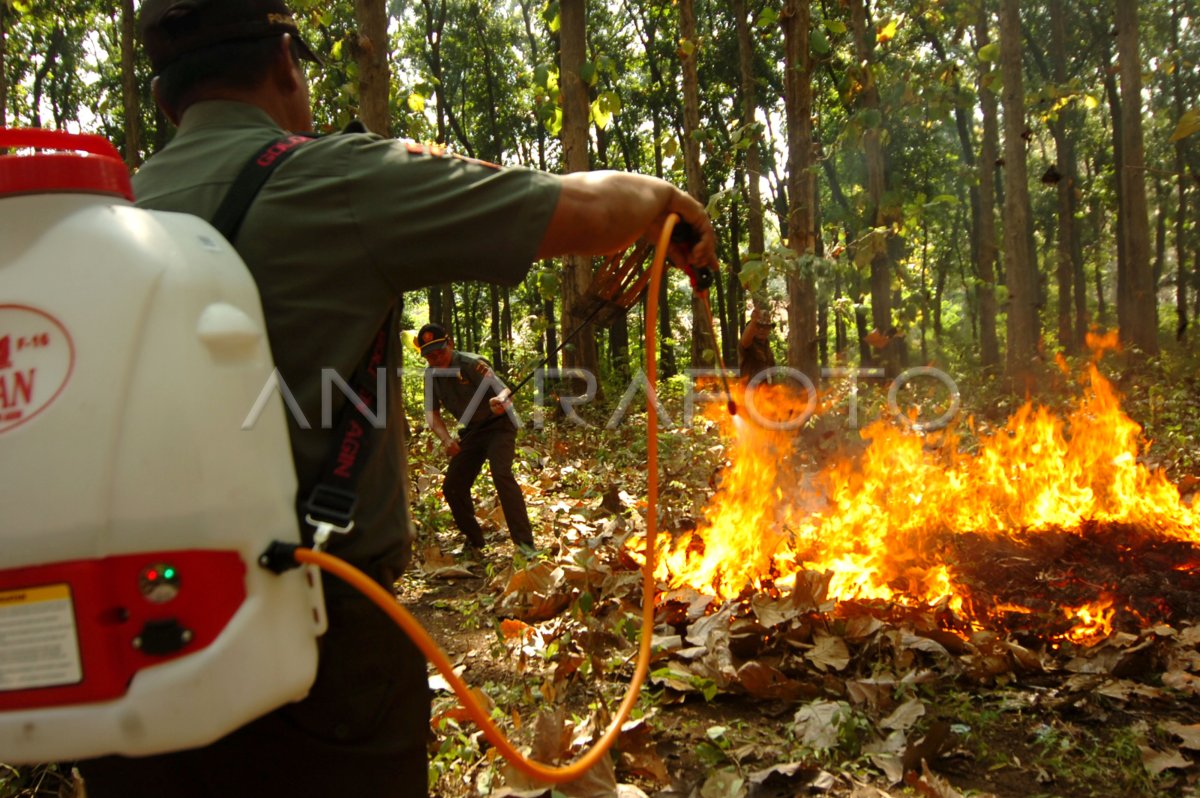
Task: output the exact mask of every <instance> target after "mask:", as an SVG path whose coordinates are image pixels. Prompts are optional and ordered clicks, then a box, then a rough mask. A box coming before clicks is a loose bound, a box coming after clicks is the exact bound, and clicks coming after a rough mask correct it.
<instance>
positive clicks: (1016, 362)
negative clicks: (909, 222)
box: [1000, 0, 1039, 388]
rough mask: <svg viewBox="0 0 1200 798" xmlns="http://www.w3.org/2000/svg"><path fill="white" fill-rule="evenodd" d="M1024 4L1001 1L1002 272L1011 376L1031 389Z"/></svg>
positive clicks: (1032, 285) (1034, 338) (1033, 348)
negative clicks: (1022, 55)
mask: <svg viewBox="0 0 1200 798" xmlns="http://www.w3.org/2000/svg"><path fill="white" fill-rule="evenodd" d="M1021 50H1022V48H1021V3H1020V0H1000V74H1001V77H1002V79H1003V81H1004V88H1003V89H1002V91H1001V92H1000V103H1001V106H1002V107H1003V108H1004V271H1005V275H1006V277H1007V280H1008V296H1009V301H1008V375H1009V377H1010V378H1011V379H1013V380H1014V382H1015V383H1017V384H1018V385H1019V387H1022V388H1024V387H1028V385H1029V380H1030V379H1031V378H1032V376H1033V375H1032V366H1033V359H1034V357H1035V355H1036V354H1037V347H1038V332H1039V330H1038V319H1037V275H1036V274H1035V273H1034V268H1033V257H1032V256H1033V253H1032V252H1031V250H1030V246H1029V227H1030V225H1031V224H1032V223H1033V212H1032V210H1031V208H1030V202H1029V179H1028V170H1027V166H1026V153H1025V142H1026V138H1027V136H1029V127H1028V125H1027V124H1026V121H1025V81H1024V78H1023V76H1022V70H1021Z"/></svg>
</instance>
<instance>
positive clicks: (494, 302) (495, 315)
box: [488, 283, 506, 374]
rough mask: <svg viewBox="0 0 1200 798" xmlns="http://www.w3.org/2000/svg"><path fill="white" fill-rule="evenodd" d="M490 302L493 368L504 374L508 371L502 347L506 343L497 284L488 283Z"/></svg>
mask: <svg viewBox="0 0 1200 798" xmlns="http://www.w3.org/2000/svg"><path fill="white" fill-rule="evenodd" d="M488 300H489V301H490V304H491V311H492V312H491V316H490V319H491V322H490V326H491V333H492V334H491V339H492V341H491V343H492V367H493V368H495V369H496V371H498V372H500V373H501V374H503V373H504V372H505V371H506V369H505V365H504V347H503V346H502V345H501V344H502V343H503V341H504V331H503V330H502V329H501V326H500V288H499V286H497V285H496V284H495V283H488Z"/></svg>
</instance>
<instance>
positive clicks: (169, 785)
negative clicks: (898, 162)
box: [78, 0, 717, 798]
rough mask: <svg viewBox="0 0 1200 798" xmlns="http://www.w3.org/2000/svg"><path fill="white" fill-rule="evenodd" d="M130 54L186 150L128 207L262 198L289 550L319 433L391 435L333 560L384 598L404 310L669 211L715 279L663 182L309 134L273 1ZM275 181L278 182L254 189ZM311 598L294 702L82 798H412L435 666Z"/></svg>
mask: <svg viewBox="0 0 1200 798" xmlns="http://www.w3.org/2000/svg"><path fill="white" fill-rule="evenodd" d="M138 34H139V38H140V40H141V44H142V48H143V51H144V55H145V56H146V60H147V61H148V62H149V64H150V67H151V69H152V70H153V73H154V80H153V82H152V90H153V93H154V97H155V100H156V101H157V103H158V106H159V108H160V109H161V111H162V112H163V114H164V115H165V116H166V118H167V119H168V120H170V121H171V123H173V124H174V125H175V126H176V127H177V128H178V130H177V132H176V134H175V136H174V137H172V138H171V140H170V142H169V143H167V144H166V145H165V146H164V147H163V148H162V149H160V150H159V151H158V152H156V153H154V155H153V156H151V157H150V158H149V160H147V161H146V163H145V164H143V165H142V166H141V168H140V169H139V170H138V172H137V174H136V175H134V178H133V186H134V194H135V195H136V197H137V204H138V206H140V207H143V208H150V209H153V210H163V211H175V212H180V213H190V214H194V215H196V216H199V217H201V218H203V219H207V220H210V221H214V220H218V218H221V219H224V218H225V214H224V213H222V212H221V211H224V209H225V208H228V207H230V206H237V205H241V204H243V203H235V202H231V201H230V200H232V199H246V189H247V187H248V186H249V185H250V184H249V183H248V182H247V181H245V180H240V179H239V176H249V177H255V178H257V177H262V178H263V179H264V180H265V182H263V183H261V187H257V186H255V187H254V188H255V191H254V192H251V193H250V194H249V199H252V202H250V203H249V206H248V210H246V211H245V213H244V214H242V215H241V216H240V222H241V224H240V230H239V229H234V230H232V231H230V232H228V235H229V239H230V242H231V243H232V245H233V246H234V247H235V248H236V250H237V252H238V254H239V255H240V256H241V257H242V259H243V260H244V261H245V262H246V264H247V265H248V267H249V269H250V272H251V274H252V275H253V276H254V280H255V283H256V284H257V286H258V290H259V294H260V295H261V300H262V309H263V315H264V317H265V319H266V326H267V337H268V340H269V343H270V347H271V354H272V356H273V358H274V363H275V366H276V367H277V368H278V370H279V375H280V384H281V385H283V384H286V385H287V386H288V389H289V390H290V395H289V401H291V400H294V402H295V405H296V407H297V408H298V411H297V412H295V413H288V414H287V419H288V432H289V435H290V440H291V450H292V460H293V465H294V467H295V471H296V478H297V482H298V485H299V490H298V493H297V497H296V498H297V508H298V510H299V512H298V518H297V524H298V526H299V529H300V535H301V539H302V540H303V541H304V543H305V544H306V545H311V544H312V542H313V535H314V527H313V526H312V525H311V524H310V523H308V521H307V518H308V517H309V515H311V513H310V512H309V510H310V508H313V509H312V512H316V511H317V510H316V509H315V508H314V507H313V505H315V504H316V502H315V498H316V497H318V496H319V495H321V494H320V493H319V492H318V489H319V488H324V487H328V486H327V485H326V483H327V482H328V481H329V479H328V476H327V474H328V472H329V471H330V470H332V469H329V468H327V465H328V464H329V463H331V462H333V463H336V462H337V456H338V455H339V454H340V452H341V451H342V450H340V449H339V448H337V447H336V446H335V445H336V444H340V443H342V442H343V438H342V437H341V434H340V433H339V428H340V427H342V426H351V425H343V424H341V423H332V424H330V423H325V424H322V423H319V420H321V419H323V418H333V419H339V422H340V420H342V419H349V420H350V421H351V422H353V424H352V426H354V427H355V428H356V429H361V428H362V427H363V426H364V425H363V424H362V421H363V420H364V419H368V416H370V417H371V418H375V419H378V418H386V419H387V421H386V423H385V424H383V425H380V426H379V427H376V426H373V425H372V424H370V423H368V424H366V426H367V427H368V429H367V434H366V435H365V437H364V438H363V439H362V440H361V442H360V443H361V445H360V446H358V447H357V448H356V449H355V450H354V451H356V452H359V453H361V454H360V457H361V459H358V460H356V463H359V464H361V470H360V471H359V472H358V474H357V478H356V484H355V488H354V490H353V496H354V498H355V499H356V501H355V502H354V503H353V508H354V509H353V519H352V521H353V527H352V528H351V529H349V530H348V532H347V534H335V535H333V536H332V537H331V539H330V541H329V547H328V549H329V551H330V553H332V554H336V555H337V556H339V557H341V558H342V559H344V560H346V561H348V562H349V563H350V564H352V565H354V566H356V567H357V568H359V569H360V570H362V571H365V572H366V573H367V574H368V575H369V576H370V577H372V578H373V579H374V580H375V581H377V582H378V583H379V584H380V585H382V586H383V587H384V588H385V589H387V590H389V591H391V590H394V584H395V581H396V579H397V578H398V577H399V576H400V575H401V573H402V572H403V570H404V569H405V567H406V565H407V563H408V561H409V560H410V558H411V551H412V542H413V538H414V531H413V527H412V522H411V518H410V516H409V496H408V494H407V489H406V486H407V483H408V479H407V463H406V452H407V446H406V445H405V440H404V430H403V427H404V425H403V423H402V421H401V420H402V419H403V418H404V407H403V390H402V389H403V385H402V382H401V376H400V369H399V367H400V352H399V349H400V347H399V346H398V345H397V342H398V341H399V314H398V313H397V312H396V310H397V306H398V304H399V302H400V301H401V298H402V296H403V293H404V292H405V291H412V290H415V289H418V288H422V287H427V286H431V285H434V284H440V283H446V282H452V281H460V280H485V281H489V282H496V283H501V284H505V285H517V284H519V283H520V282H521V280H523V279H524V278H525V276H526V274H527V273H528V271H529V268H530V265H531V264H532V263H533V262H534V261H537V260H542V259H545V258H553V257H557V256H560V255H566V254H575V255H602V254H610V253H613V252H619V251H622V250H624V249H625V248H627V247H629V246H630V245H631V244H632V243H634V242H635V241H637V240H638V239H643V238H648V239H650V240H654V239H655V238H656V237H657V235H658V233H659V232H660V231H661V230H662V227H663V225H664V223H665V222H666V219H667V217H668V215H669V214H672V213H677V214H679V216H680V218H681V219H682V220H683V221H684V222H686V223H687V224H688V225H689V226H690V227H691V228H692V229H693V231H694V232H695V233H696V234H697V235H696V243H695V244H694V245H692V247H691V248H690V249H689V250H686V251H685V250H684V249H683V248H682V247H676V248H675V249H674V250H673V252H672V260H673V262H674V263H676V264H680V265H681V264H683V263H687V264H689V265H691V266H695V267H710V268H714V269H715V268H717V260H716V249H715V244H716V234H715V232H714V230H713V227H712V223H711V222H710V221H709V219H708V217H707V215H706V214H705V212H704V206H703V205H701V204H700V203H699V202H697V201H696V200H695V199H694V198H692V197H690V196H688V195H687V194H686V193H684V192H682V191H680V190H679V189H678V188H676V187H675V186H672V185H671V184H670V183H667V182H665V181H663V180H659V179H657V178H653V177H649V176H646V175H636V174H629V173H622V172H608V171H604V172H577V173H574V174H570V175H565V176H560V175H554V174H550V173H547V172H542V171H538V170H534V169H525V168H520V167H514V168H499V167H495V166H492V165H489V164H485V163H482V162H480V161H475V160H470V159H465V158H457V157H453V156H450V155H447V154H446V153H445V152H444V151H443V150H441V149H440V148H431V147H427V146H422V145H419V144H416V143H413V142H404V141H397V140H395V139H390V138H386V137H384V136H380V135H377V134H375V133H371V132H369V131H367V130H366V129H365V128H363V127H362V126H361V125H352V126H351V127H349V128H347V129H346V130H345V131H343V132H341V133H338V134H335V135H327V136H320V137H317V136H313V135H312V134H306V133H305V131H311V130H312V129H313V112H312V104H311V100H310V95H309V84H308V73H307V67H306V64H312V65H315V66H319V65H320V59H319V57H318V56H317V54H316V53H315V52H314V51H313V50H312V48H310V47H309V46H308V45H307V44H306V43H305V42H304V41H303V40H302V39H301V37H300V31H299V29H298V27H297V25H296V20H295V18H294V17H293V16H292V12H291V10H290V9H289V8H288V7H287V5H286V3H285V0H142V2H141V4H140V7H139V10H138ZM333 110H334V112H335V113H334V114H333V115H334V116H336V115H337V113H336V110H337V109H333ZM285 153H286V156H285ZM285 157H286V160H285ZM272 164H274V165H277V167H278V168H276V169H275V170H274V171H273V172H271V173H269V175H264V174H263V173H262V172H261V171H260V170H263V169H266V168H268V167H269V166H270V165H272ZM234 189H236V190H234ZM222 228H223V229H227V228H225V226H224V225H223V226H222ZM214 246H217V244H214ZM381 367H382V370H383V376H384V379H383V380H382V381H373V380H367V384H368V385H372V386H373V385H381V388H380V391H382V389H386V391H383V392H382V393H381V394H380V396H379V397H378V399H377V407H376V408H375V409H376V411H379V412H376V413H364V414H362V415H359V412H360V411H358V410H356V406H355V405H354V404H351V403H349V402H347V400H346V398H345V396H344V395H343V394H342V392H340V391H333V396H332V399H330V397H329V387H330V384H329V379H328V375H329V373H330V372H333V373H336V374H337V375H340V376H341V378H342V379H354V375H355V374H359V373H364V374H371V373H374V374H378V373H379V371H380V368H381ZM355 382H356V383H357V382H358V381H357V380H355ZM347 408H349V409H348V410H347ZM383 411H386V412H383ZM298 419H308V420H311V421H312V422H313V423H311V424H306V425H301V423H300V421H299V420H298ZM180 456H184V454H183V453H180ZM335 509H336V508H335ZM322 584H323V587H324V593H325V609H326V615H327V617H328V631H327V632H326V633H325V635H324V636H323V637H322V638H321V640H320V648H319V651H320V659H319V664H318V670H317V677H316V682H315V683H314V684H313V687H312V689H311V690H310V692H309V694H308V696H307V697H306V698H305V699H304V700H302V701H298V702H296V703H294V704H288V705H286V706H282V707H279V708H278V709H275V710H273V711H271V712H269V713H267V714H266V715H264V716H262V717H260V718H257V719H255V720H253V721H251V722H250V723H247V724H246V725H244V726H242V727H241V728H239V729H236V730H234V731H232V732H230V733H229V734H227V735H225V736H224V737H222V738H221V739H219V740H217V741H215V742H213V743H212V744H210V745H206V746H202V747H200V748H194V749H190V750H187V751H178V752H172V753H167V754H161V755H155V756H148V757H137V758H130V757H121V756H108V757H102V758H99V759H92V760H87V761H84V762H80V763H79V765H78V766H79V769H80V772H81V773H82V775H83V777H84V781H85V783H86V789H87V793H88V795H89V797H90V798H113V797H115V798H161V796H172V798H251V797H252V796H253V797H254V798H259V796H277V795H278V796H282V795H287V796H306V797H307V798H326V797H329V798H332V797H334V796H338V797H339V798H340V796H351V795H353V796H370V797H371V798H423V796H425V795H426V793H427V784H428V740H429V733H430V726H429V720H430V703H431V694H430V691H429V685H428V673H427V667H426V662H425V659H424V657H423V656H422V655H421V653H420V651H419V649H417V647H416V646H415V645H414V644H413V643H412V641H410V640H409V639H408V637H407V636H406V635H405V634H404V633H403V632H401V631H400V630H399V629H398V628H397V627H396V626H395V624H393V623H392V621H391V620H390V619H389V618H388V616H387V615H385V614H384V613H383V612H381V611H380V610H379V608H378V607H376V606H375V605H374V604H372V603H371V602H370V601H369V600H368V599H366V598H365V597H364V596H363V595H361V594H360V593H358V592H357V591H356V590H354V589H352V588H350V587H349V586H347V585H346V584H345V583H343V582H341V581H340V580H338V579H336V578H332V577H326V576H323V579H322Z"/></svg>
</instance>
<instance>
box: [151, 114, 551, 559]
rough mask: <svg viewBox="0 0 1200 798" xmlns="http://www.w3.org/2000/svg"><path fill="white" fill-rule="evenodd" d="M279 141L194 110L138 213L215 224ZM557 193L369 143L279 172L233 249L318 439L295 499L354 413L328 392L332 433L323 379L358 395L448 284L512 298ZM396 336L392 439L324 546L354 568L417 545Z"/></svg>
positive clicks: (307, 151) (362, 137)
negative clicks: (406, 320) (419, 302)
mask: <svg viewBox="0 0 1200 798" xmlns="http://www.w3.org/2000/svg"><path fill="white" fill-rule="evenodd" d="M284 135H287V132H286V131H284V130H282V129H281V128H280V127H279V126H278V125H276V124H275V123H274V121H272V119H271V118H270V117H269V116H268V115H267V114H266V113H265V112H264V111H262V110H261V109H260V108H258V107H256V106H253V105H248V104H245V103H239V102H225V101H212V102H203V103H197V104H195V105H193V106H191V107H190V108H188V110H187V111H186V112H185V113H184V115H183V119H182V120H181V124H180V126H179V131H178V134H177V135H176V136H175V138H174V139H173V140H172V141H171V143H170V144H168V145H167V146H166V147H165V148H163V150H162V151H160V152H159V153H157V154H156V155H155V156H154V157H152V158H151V159H150V160H149V161H148V162H147V163H146V164H145V165H144V166H143V167H142V168H141V169H140V170H139V171H138V173H137V174H136V175H135V176H134V181H133V185H134V194H135V196H136V197H137V204H138V205H140V206H142V207H146V208H153V209H156V210H166V211H180V212H185V213H193V214H196V215H199V216H201V217H203V218H205V219H211V218H212V216H213V214H214V213H215V211H216V209H217V206H218V205H219V204H220V202H221V200H222V199H223V198H224V196H225V193H226V191H227V190H228V189H229V186H230V185H231V184H232V183H233V181H234V179H235V178H236V176H237V174H238V173H239V172H240V171H241V169H242V167H243V166H244V165H245V164H246V162H247V161H249V160H250V158H251V157H253V156H254V154H255V153H256V152H258V150H259V149H261V148H262V147H263V146H265V145H266V144H267V143H268V142H270V141H273V140H275V139H277V138H280V137H282V136H284ZM559 188H560V183H559V179H558V178H557V177H555V176H553V175H549V174H545V173H542V172H536V171H533V170H529V169H522V168H512V169H499V168H496V167H492V166H490V165H487V164H482V163H480V162H475V161H470V160H467V159H462V158H457V157H452V156H444V155H434V154H431V153H430V152H429V151H428V149H427V148H425V147H422V146H420V145H416V144H406V143H404V142H400V141H396V140H393V139H384V138H382V137H380V136H377V135H374V134H370V133H352V134H343V135H335V136H329V137H326V138H322V139H319V140H317V141H313V142H310V143H308V144H305V145H303V146H302V147H301V148H300V149H299V150H298V151H297V152H296V153H295V154H294V155H293V156H292V157H291V158H290V159H289V160H287V161H286V162H284V163H283V164H281V165H280V166H279V168H278V169H277V170H276V172H275V173H274V174H273V175H272V176H271V179H270V180H269V181H268V182H267V184H266V185H265V186H264V187H263V188H262V190H261V192H260V193H259V194H258V197H257V199H256V200H255V202H254V204H253V205H252V206H251V208H250V210H249V212H248V213H247V214H246V217H245V221H244V223H243V225H242V228H241V231H240V233H239V235H238V239H237V250H238V252H239V253H240V254H241V256H242V258H243V260H245V262H246V263H247V265H248V266H249V267H250V271H251V272H252V273H253V275H254V278H255V281H256V282H257V284H258V289H259V293H260V294H261V296H262V304H263V311H264V314H265V316H266V321H267V333H268V336H269V338H270V343H271V352H272V355H273V357H274V359H275V364H276V366H277V367H278V369H279V372H280V375H281V376H282V377H283V379H284V381H285V382H286V383H287V386H288V388H289V389H290V390H291V392H292V393H293V395H294V396H295V398H296V400H297V402H298V404H299V407H300V409H301V411H302V412H303V414H304V416H305V418H306V420H307V421H308V423H309V424H310V425H311V429H303V428H302V427H301V425H300V424H299V423H298V419H297V418H296V417H294V415H293V414H292V413H288V426H289V432H290V435H291V444H292V456H293V459H294V461H295V465H296V474H297V478H298V480H299V484H300V498H304V497H306V496H307V495H308V492H309V491H310V490H311V488H312V486H313V484H314V483H315V482H316V481H317V480H318V479H319V476H320V473H321V467H322V465H323V463H324V462H325V460H326V459H327V458H328V456H329V454H330V448H331V447H332V446H333V438H334V437H335V436H334V435H333V431H334V429H335V428H336V425H337V419H338V418H339V417H340V413H341V409H342V406H343V404H344V403H345V397H344V395H343V394H342V393H341V391H339V390H337V389H336V388H334V389H333V390H332V392H331V395H332V401H331V402H330V403H329V407H328V408H327V409H326V410H327V412H326V413H325V414H324V415H325V418H324V419H323V417H322V416H323V414H322V406H321V393H322V391H321V382H322V380H321V370H322V369H333V370H335V371H336V372H337V374H339V375H340V376H341V377H342V378H343V379H345V380H347V381H349V380H350V379H351V377H352V375H353V373H354V370H355V368H356V367H357V365H358V364H359V363H360V362H361V361H362V359H363V356H364V353H365V352H366V350H367V348H368V346H369V345H370V344H371V342H372V340H373V338H374V336H375V334H376V332H377V331H378V330H379V327H380V326H381V324H382V323H383V320H384V319H385V318H386V316H387V313H388V310H389V308H390V307H391V306H392V304H393V303H394V302H395V300H396V298H397V297H398V296H399V294H400V293H401V292H402V291H407V290H411V289H415V288H420V287H423V286H429V285H434V284H438V283H445V282H450V281H454V280H487V281H489V282H494V283H501V284H505V285H513V284H516V283H518V282H519V281H520V280H521V279H522V278H523V277H524V276H525V273H526V272H527V271H528V269H529V265H530V264H531V263H532V261H533V259H534V257H535V255H536V249H537V246H538V244H539V242H540V241H541V238H542V234H543V232H544V231H545V228H546V225H547V224H548V222H549V219H550V215H551V213H552V212H553V209H554V206H555V203H556V202H557V199H558V193H559ZM396 332H397V331H395V330H394V331H393V336H392V343H393V345H392V346H391V355H390V362H389V377H388V383H387V390H388V394H387V401H386V403H385V404H384V409H385V411H386V422H387V425H386V430H383V431H381V432H382V439H381V440H379V442H378V443H376V444H375V447H374V448H373V449H372V451H371V454H370V459H369V461H368V462H367V464H366V466H365V468H364V469H363V472H362V476H361V478H360V481H359V486H358V496H359V508H358V512H357V513H356V528H355V531H354V532H353V533H352V534H351V535H350V536H348V537H342V536H335V539H334V540H333V541H331V545H330V550H331V551H333V552H334V553H336V554H338V555H339V556H342V557H345V558H346V559H349V560H351V561H352V562H354V563H355V564H356V565H359V566H360V567H370V568H374V567H376V566H381V567H388V568H398V567H400V566H401V565H402V564H403V562H404V560H405V559H406V558H407V554H408V550H409V544H410V543H411V539H412V527H411V523H410V521H409V517H408V498H407V495H406V487H407V465H406V462H405V446H404V438H403V426H404V412H403V404H402V395H401V390H400V378H399V374H398V368H399V366H400V362H401V359H400V351H401V348H402V347H401V345H400V341H399V339H398V337H397V335H396V334H395V333H396ZM252 401H253V397H249V398H248V402H251V403H252ZM249 406H250V405H249V404H248V405H247V408H249ZM304 531H305V534H306V538H305V539H306V541H307V540H308V537H307V535H308V534H309V533H311V530H309V529H305V530H304Z"/></svg>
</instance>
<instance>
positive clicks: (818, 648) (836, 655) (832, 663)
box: [804, 634, 850, 671]
mask: <svg viewBox="0 0 1200 798" xmlns="http://www.w3.org/2000/svg"><path fill="white" fill-rule="evenodd" d="M804 658H805V659H807V660H808V661H809V662H811V663H812V664H813V665H815V666H816V667H817V668H818V669H819V670H822V671H824V670H826V669H830V668H831V669H833V670H835V671H840V670H842V669H843V668H845V667H846V666H847V665H849V664H850V649H849V648H847V647H846V641H845V640H843V639H842V638H840V637H834V636H833V635H824V634H817V635H815V636H814V637H813V647H812V649H810V650H809V651H807V652H805V654H804Z"/></svg>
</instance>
